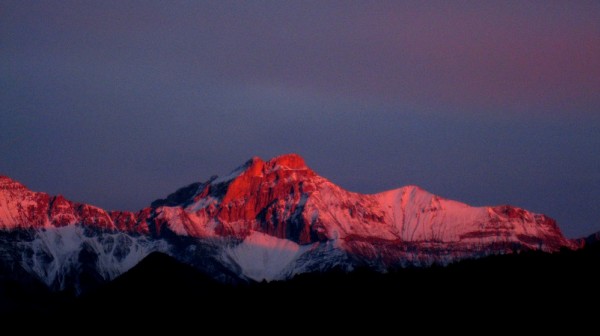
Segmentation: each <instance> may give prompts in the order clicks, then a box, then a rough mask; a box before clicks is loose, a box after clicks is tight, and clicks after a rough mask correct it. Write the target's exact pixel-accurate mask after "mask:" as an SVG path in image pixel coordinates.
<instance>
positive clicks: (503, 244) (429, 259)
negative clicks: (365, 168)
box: [0, 154, 576, 288]
mask: <svg viewBox="0 0 600 336" xmlns="http://www.w3.org/2000/svg"><path fill="white" fill-rule="evenodd" d="M71 227H77V228H79V229H77V230H79V231H77V230H75V231H73V230H71V229H69V228H71ZM19 230H30V231H28V232H33V235H32V234H27V235H26V237H29V238H27V239H26V240H25V241H23V240H19V239H15V238H14V236H15V235H14V234H12V233H11V232H15V231H19ZM31 230H33V231H31ZM0 233H2V234H3V236H2V237H3V238H2V239H3V240H2V245H0V256H1V255H4V256H5V258H6V256H10V259H11V260H15V261H17V262H19V263H21V265H23V267H24V268H25V269H26V270H29V271H31V272H33V273H35V274H36V276H38V277H40V278H44V279H43V280H44V282H46V283H54V282H55V281H59V282H60V286H59V287H61V288H62V287H64V284H65V283H66V282H68V281H69V280H68V279H69V277H65V276H64V275H65V274H70V273H69V272H72V270H73V269H78V267H82V265H87V264H86V263H90V261H89V260H92V261H91V263H92V264H93V265H94V266H93V267H92V269H94V270H95V271H94V272H96V273H97V274H98V276H99V277H101V278H112V277H114V276H115V275H116V274H118V273H119V272H122V271H124V270H126V268H127V267H130V266H131V265H133V264H135V261H136V260H139V259H140V258H143V257H144V256H145V254H147V253H149V252H151V251H154V250H160V251H163V252H166V253H169V254H171V255H173V256H175V257H176V258H178V259H180V260H181V261H184V262H187V263H190V264H192V265H196V266H197V267H199V268H207V267H208V269H209V272H216V271H215V270H217V269H218V270H219V271H218V273H215V276H216V277H221V278H223V279H233V278H236V277H241V278H243V279H254V280H261V278H265V279H267V280H270V279H284V278H286V277H290V276H293V275H294V274H297V273H301V272H310V271H316V270H324V269H328V268H332V267H341V268H344V269H352V268H353V267H356V266H366V267H370V268H374V269H378V270H386V269H389V268H391V267H392V268H393V267H399V266H404V265H430V264H432V263H441V264H445V263H448V262H451V261H455V260H458V259H462V258H470V257H478V256H483V255H488V254H496V253H510V252H513V251H519V250H544V251H550V252H552V251H557V250H558V249H560V248H563V247H567V248H575V247H576V246H575V244H574V243H573V242H571V241H570V240H568V239H566V238H565V237H564V236H563V235H562V233H561V232H560V229H559V228H558V226H557V224H556V222H555V221H554V220H552V219H550V218H549V217H547V216H545V215H540V214H535V213H532V212H529V211H526V210H524V209H520V208H516V207H512V206H495V207H471V206H469V205H467V204H464V203H460V202H456V201H452V200H448V199H444V198H442V197H439V196H436V195H434V194H432V193H429V192H427V191H425V190H423V189H421V188H419V187H417V186H406V187H402V188H398V189H394V190H389V191H385V192H382V193H378V194H371V195H365V194H359V193H354V192H350V191H347V190H345V189H343V188H341V187H339V186H337V185H335V184H334V183H332V182H331V181H329V180H327V179H326V178H323V177H321V176H319V175H318V174H317V173H315V172H314V171H313V170H311V169H310V168H309V167H308V166H307V165H306V163H305V162H304V159H303V158H302V157H300V156H299V155H296V154H287V155H282V156H279V157H276V158H273V159H271V160H268V161H264V160H262V159H260V158H258V157H254V158H252V159H250V160H249V161H247V162H246V163H245V164H243V165H241V166H240V167H238V168H237V169H235V170H233V171H232V172H231V173H229V174H227V175H224V176H223V177H213V178H211V179H209V180H208V181H205V182H196V183H192V184H190V185H188V186H186V187H184V188H181V189H179V190H177V191H176V192H174V193H172V194H171V195H169V196H167V197H166V198H165V199H161V200H157V201H155V202H153V203H152V204H151V206H149V207H147V208H145V209H142V210H140V211H138V212H136V213H133V212H123V211H111V212H107V211H105V210H103V209H100V208H98V207H94V206H91V205H86V204H80V203H75V202H72V201H69V200H67V199H65V198H64V197H62V196H49V195H47V194H44V193H39V192H33V191H30V190H28V189H27V188H26V187H24V186H23V185H22V184H20V183H18V182H16V181H13V180H11V179H10V178H8V177H5V176H0ZM17 236H18V235H17ZM123 237H129V238H123ZM61 241H62V242H65V241H68V242H69V244H68V246H67V245H64V244H63V245H64V246H63V247H60V246H62V245H61V244H58V245H56V244H55V243H56V242H61ZM117 242H120V243H117ZM115 244H118V245H119V244H120V245H121V247H120V248H117V247H116V245H115ZM66 248H68V249H69V251H70V252H69V253H67V255H68V256H67V257H65V254H64V253H63V252H61V250H62V249H66ZM14 251H19V252H18V253H17V252H14ZM115 251H116V252H115ZM131 253H135V254H131ZM93 256H95V257H93ZM127 256H130V257H127ZM82 258H83V259H82ZM90 258H91V259H90ZM86 260H87V261H86ZM111 260H112V261H111ZM115 260H117V261H118V260H126V262H122V263H121V262H119V263H118V265H117V266H115V265H111V263H113V261H114V262H117V261H115ZM63 263H66V264H67V266H65V265H64V264H63ZM65 267H66V268H65ZM59 270H62V271H59ZM69 270H71V271H69ZM210 270H213V271H210ZM61 277H62V278H61ZM57 279H59V280H57ZM61 279H62V280H61Z"/></svg>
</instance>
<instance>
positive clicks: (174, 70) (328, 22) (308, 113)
mask: <svg viewBox="0 0 600 336" xmlns="http://www.w3.org/2000/svg"><path fill="white" fill-rule="evenodd" d="M0 71H1V76H0V106H1V110H0V113H1V115H0V158H1V160H0V173H2V174H6V175H9V176H11V177H13V178H15V179H17V180H19V181H21V182H23V183H25V184H26V185H27V186H29V187H30V188H32V189H34V190H39V191H45V192H49V193H52V194H63V195H65V196H67V197H68V198H70V199H73V200H77V201H82V202H89V203H92V204H96V205H100V206H102V207H105V208H108V209H130V210H136V209H139V208H142V207H144V206H147V205H148V204H149V203H150V202H151V201H152V200H154V199H156V198H159V197H162V196H165V195H166V194H168V193H170V192H171V191H174V190H175V189H177V188H179V187H181V186H183V185H186V184H188V183H191V182H194V181H203V180H206V179H208V178H209V177H210V176H211V175H214V174H220V175H222V174H226V173H228V172H229V171H230V170H232V169H234V168H235V167H237V166H238V165H240V164H242V163H243V162H244V161H246V160H247V159H248V158H250V157H252V156H255V155H258V156H261V157H263V158H270V157H272V156H275V155H279V154H282V153H287V152H297V153H299V154H301V155H302V156H304V157H305V159H306V161H307V162H308V164H309V165H310V166H311V167H312V168H313V169H315V170H316V171H317V172H318V173H319V174H321V175H323V176H325V177H327V178H329V179H331V180H332V181H333V182H335V183H337V184H339V185H341V186H343V187H345V188H347V189H349V190H352V191H359V192H364V193H370V192H377V191H383V190H386V189H392V188H396V187H400V186H402V185H406V184H416V185H420V186H422V187H423V188H425V189H427V190H429V191H431V192H433V193H435V194H438V195H441V196H444V197H448V198H452V199H456V200H460V201H463V202H467V203H470V204H473V205H495V204H505V203H508V204H513V205H517V206H521V207H525V208H527V209H530V210H533V211H537V212H542V213H546V214H548V215H549V216H551V217H554V218H556V219H557V220H558V221H559V223H560V225H561V228H562V229H563V231H564V232H565V233H566V234H567V235H568V236H570V237H576V236H582V235H587V234H589V233H592V232H593V231H598V230H600V204H599V202H600V2H599V1H550V0H548V1H514V2H513V1H439V2H438V1H415V2H401V1H390V2H385V1H378V2H367V1H356V2H354V1H341V2H338V1H294V2H284V1H247V2H228V1H211V2H200V1H185V2H176V1H162V2H151V1H133V2H126V1H115V2H112V1H89V2H88V1H74V2H70V1H49V2H44V1H32V2H27V1H2V3H0Z"/></svg>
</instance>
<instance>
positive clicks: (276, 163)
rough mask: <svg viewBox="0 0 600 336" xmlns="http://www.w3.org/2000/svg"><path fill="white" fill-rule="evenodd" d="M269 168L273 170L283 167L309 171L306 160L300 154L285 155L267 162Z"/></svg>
mask: <svg viewBox="0 0 600 336" xmlns="http://www.w3.org/2000/svg"><path fill="white" fill-rule="evenodd" d="M267 166H269V167H271V168H276V167H282V168H289V169H308V167H307V166H306V162H304V159H303V158H302V157H301V156H300V155H298V154H294V153H291V154H284V155H280V156H277V157H275V158H272V159H271V160H269V161H268V162H267Z"/></svg>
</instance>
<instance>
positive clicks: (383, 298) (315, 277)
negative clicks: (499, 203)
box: [0, 244, 600, 327]
mask: <svg viewBox="0 0 600 336" xmlns="http://www.w3.org/2000/svg"><path fill="white" fill-rule="evenodd" d="M599 271H600V245H599V244H595V245H592V246H588V247H586V248H584V249H581V250H578V251H568V250H565V251H561V252H560V253H555V254H546V253H540V252H527V253H521V254H513V255H503V256H492V257H487V258H482V259H478V260H468V261H462V262H460V263H456V264H454V265H450V266H448V267H432V268H422V269H419V268H411V269H400V270H396V271H394V272H390V273H387V274H378V273H373V272H369V271H363V270H356V271H355V272H352V273H343V272H336V271H333V272H328V273H319V274H316V273H314V274H303V275H299V276H297V277H295V278H294V279H292V280H290V281H282V282H271V283H251V284H242V285H227V284H221V283H218V282H215V281H213V280H212V279H211V278H209V277H208V276H205V275H204V274H201V273H200V272H198V271H196V270H195V269H194V268H192V267H190V266H187V265H184V264H181V263H179V262H178V261H176V260H175V259H173V258H171V257H169V256H167V255H164V254H160V253H153V254H151V255H149V256H148V257H147V258H146V259H144V260H143V261H142V262H140V263H139V264H138V265H137V266H135V267H134V268H132V269H131V270H130V271H129V272H127V273H125V274H123V275H122V276H120V277H118V278H117V279H115V280H114V281H112V282H110V283H107V284H105V285H102V286H100V287H98V288H96V289H94V290H91V291H89V292H88V293H86V294H84V295H83V296H81V297H75V296H74V295H72V294H69V293H51V292H49V291H48V290H46V289H45V287H44V286H43V285H41V284H39V283H38V282H37V281H36V280H35V279H33V278H31V277H27V274H25V273H24V274H22V275H21V276H20V277H19V279H20V280H19V282H15V281H12V280H8V279H6V277H5V278H0V280H2V279H4V280H2V282H0V285H1V287H0V290H1V292H0V303H1V305H0V308H1V309H2V313H3V316H10V315H22V314H27V316H61V317H64V316H69V317H70V318H92V317H99V316H106V315H107V314H109V315H110V316H119V317H122V318H131V317H135V316H143V317H145V318H148V317H149V316H159V317H160V318H161V319H163V318H178V317H183V316H186V317H189V316H197V317H198V318H201V319H202V321H205V322H206V321H210V319H211V318H213V317H214V318H219V317H220V318H222V317H223V316H227V317H230V318H232V320H233V321H238V322H239V321H263V322H264V321H271V320H278V319H279V320H280V319H284V320H286V321H287V320H289V321H295V322H293V323H296V324H298V325H303V326H306V325H307V323H308V325H310V324H311V323H328V322H327V321H328V320H330V319H335V318H334V317H333V316H344V320H345V321H350V322H351V321H354V320H355V319H362V320H364V319H369V320H381V323H405V322H406V323H407V322H408V321H407V320H406V319H407V318H409V317H410V316H413V317H415V316H419V317H420V318H423V317H428V316H430V317H432V321H433V320H435V318H434V317H436V318H437V317H440V316H443V317H453V320H455V321H457V319H459V320H458V321H461V319H472V318H485V319H488V320H494V319H496V318H498V316H499V315H498V314H501V315H500V316H504V318H512V319H529V318H531V316H539V315H542V316H546V319H551V318H552V317H553V316H554V317H556V318H564V317H565V316H567V315H569V316H571V317H573V316H574V317H575V318H576V319H580V320H581V321H580V322H581V323H590V322H591V320H586V319H587V318H589V316H597V314H598V308H597V307H598V303H599V302H600V301H599V300H598V299H599V298H600V289H599V288H600V275H599ZM23 279H25V280H23ZM590 306H591V307H596V308H595V309H589V308H588V307H590ZM594 319H595V318H594ZM401 321H403V322H401ZM546 322H549V321H546ZM232 323H234V322H232ZM235 323H237V322H235ZM245 323H246V322H245ZM290 323H292V322H290ZM332 323H333V321H332ZM336 323H337V322H336ZM432 323H433V322H432ZM238 327H239V325H238Z"/></svg>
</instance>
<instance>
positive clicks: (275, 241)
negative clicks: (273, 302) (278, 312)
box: [224, 231, 310, 281]
mask: <svg viewBox="0 0 600 336" xmlns="http://www.w3.org/2000/svg"><path fill="white" fill-rule="evenodd" d="M309 249H310V245H308V246H300V245H298V244H296V243H294V242H292V241H290V240H287V239H280V238H276V237H273V236H269V235H266V234H264V233H260V232H256V231H253V232H252V233H251V234H250V235H249V236H248V237H246V239H245V240H244V241H243V242H242V243H240V244H239V245H237V246H235V247H233V248H230V249H226V250H225V251H224V253H225V254H227V255H228V256H229V257H231V258H232V259H233V260H234V261H235V262H236V263H237V264H238V265H239V266H240V267H241V268H242V273H243V274H244V275H245V276H247V277H249V278H251V279H253V280H256V281H262V280H267V281H271V280H280V279H283V278H285V274H284V270H286V268H287V267H288V266H289V265H290V264H292V263H293V262H294V261H295V260H296V259H297V258H298V257H299V256H300V255H302V254H303V253H304V252H306V251H308V250H309Z"/></svg>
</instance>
